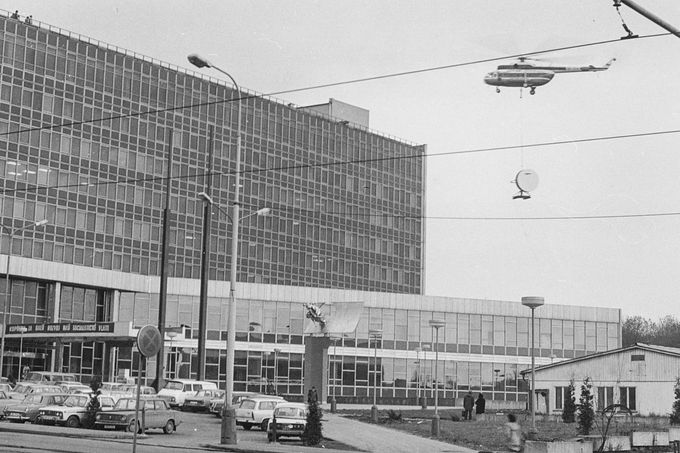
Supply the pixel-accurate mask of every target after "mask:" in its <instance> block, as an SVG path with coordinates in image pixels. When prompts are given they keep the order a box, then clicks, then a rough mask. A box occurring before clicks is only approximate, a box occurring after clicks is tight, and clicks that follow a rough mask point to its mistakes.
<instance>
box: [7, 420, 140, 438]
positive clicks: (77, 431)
mask: <svg viewBox="0 0 680 453" xmlns="http://www.w3.org/2000/svg"><path fill="white" fill-rule="evenodd" d="M38 426H40V425H32V424H31V425H27V424H18V423H16V424H14V423H0V432H13V433H25V434H35V435H41V436H58V437H78V438H82V437H86V438H89V439H132V438H133V436H134V433H128V432H125V431H104V430H95V429H85V428H63V427H61V426H51V428H52V429H49V430H44V429H40V428H38ZM147 437H149V436H148V435H147V434H137V439H146V438H147Z"/></svg>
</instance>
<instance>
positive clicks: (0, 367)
mask: <svg viewBox="0 0 680 453" xmlns="http://www.w3.org/2000/svg"><path fill="white" fill-rule="evenodd" d="M12 236H13V235H12V232H11V231H9V248H8V249H7V268H6V269H5V307H4V308H5V309H4V310H3V312H2V344H1V345H0V376H2V374H3V371H4V370H5V369H4V366H5V362H4V361H5V333H6V332H7V312H9V310H10V302H11V299H12V282H11V281H10V279H9V262H10V258H11V257H12ZM19 371H20V372H21V370H19ZM17 378H19V376H17Z"/></svg>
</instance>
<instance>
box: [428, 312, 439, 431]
mask: <svg viewBox="0 0 680 453" xmlns="http://www.w3.org/2000/svg"><path fill="white" fill-rule="evenodd" d="M430 325H431V326H432V327H434V329H435V331H436V333H435V342H434V347H435V350H434V384H433V388H434V417H432V435H433V436H435V437H436V436H439V388H438V385H437V378H438V376H439V373H438V365H439V327H441V326H439V325H434V324H432V323H430Z"/></svg>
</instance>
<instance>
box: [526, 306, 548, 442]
mask: <svg viewBox="0 0 680 453" xmlns="http://www.w3.org/2000/svg"><path fill="white" fill-rule="evenodd" d="M544 303H545V301H544V299H543V298H542V297H534V296H528V297H522V305H524V306H526V307H529V308H530V309H531V391H530V393H529V406H530V407H531V428H530V429H529V437H530V438H531V439H532V440H533V439H535V438H536V434H537V433H538V430H537V429H536V377H535V371H536V351H535V347H536V343H535V332H536V327H535V326H534V310H535V309H537V308H538V307H540V306H541V305H543V304H544Z"/></svg>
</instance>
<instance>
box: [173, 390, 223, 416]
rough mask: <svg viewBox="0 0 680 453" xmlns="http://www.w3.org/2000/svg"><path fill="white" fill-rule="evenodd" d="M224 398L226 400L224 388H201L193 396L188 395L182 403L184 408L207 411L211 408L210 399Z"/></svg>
mask: <svg viewBox="0 0 680 453" xmlns="http://www.w3.org/2000/svg"><path fill="white" fill-rule="evenodd" d="M219 398H222V400H224V390H215V389H204V390H199V391H198V392H196V393H195V394H193V395H191V396H187V397H186V398H185V399H184V404H182V410H184V411H194V412H198V411H201V412H206V411H208V410H209V409H210V401H212V400H214V399H219Z"/></svg>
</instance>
